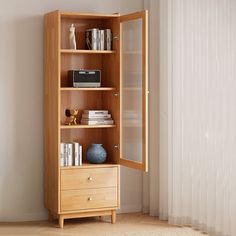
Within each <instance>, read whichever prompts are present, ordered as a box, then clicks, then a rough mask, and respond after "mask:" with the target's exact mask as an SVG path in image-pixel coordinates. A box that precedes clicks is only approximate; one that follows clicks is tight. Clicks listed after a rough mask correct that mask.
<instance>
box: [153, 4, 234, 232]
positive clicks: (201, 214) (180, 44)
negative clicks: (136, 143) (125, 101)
mask: <svg viewBox="0 0 236 236" xmlns="http://www.w3.org/2000/svg"><path fill="white" fill-rule="evenodd" d="M151 1H152V0H151ZM167 2H168V3H167ZM160 4H161V5H163V4H165V5H166V9H167V10H166V11H167V16H163V17H164V18H165V17H167V21H165V20H163V22H164V23H165V26H166V28H167V33H166V31H160V40H161V41H163V40H165V42H167V43H168V45H167V48H165V50H166V51H165V55H167V57H168V58H167V59H166V58H165V56H164V59H163V58H162V57H161V56H160V62H161V61H162V62H161V63H163V64H162V65H161V68H160V71H161V70H163V71H162V72H161V73H160V74H159V76H161V77H160V91H161V93H160V143H162V144H163V145H160V151H159V163H160V165H159V175H160V176H159V180H160V183H159V185H160V186H159V187H160V189H159V208H158V211H159V215H160V216H161V217H162V218H167V219H168V221H169V222H170V223H171V224H178V225H191V226H192V227H194V228H197V229H200V230H202V231H205V232H208V233H210V234H211V235H219V236H221V235H222V236H235V235H236V1H235V0H160ZM160 29H161V27H160ZM150 30H152V29H150ZM162 33H164V35H167V37H166V38H165V39H164V38H162V36H161V34H162ZM160 45H162V43H160ZM162 50H164V49H162ZM160 55H162V53H161V52H160ZM163 60H164V61H163ZM150 69H151V68H150ZM151 79H152V78H151ZM166 100H167V105H168V106H167V107H168V109H167V111H166V108H165V107H164V106H162V104H166ZM166 112H167V114H166ZM166 120H167V121H168V122H167V124H166ZM161 127H162V128H161ZM164 131H165V133H167V134H168V137H166V136H164V137H163V136H162V133H163V132H164ZM150 157H151V158H154V157H153V156H150ZM163 170H164V171H163ZM150 174H152V173H150ZM149 186H150V188H152V185H149ZM156 188H158V185H157V184H156Z"/></svg>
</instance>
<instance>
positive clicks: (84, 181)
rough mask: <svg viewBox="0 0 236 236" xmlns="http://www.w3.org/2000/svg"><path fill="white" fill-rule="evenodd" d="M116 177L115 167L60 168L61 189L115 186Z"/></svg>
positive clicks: (116, 169) (116, 170)
mask: <svg viewBox="0 0 236 236" xmlns="http://www.w3.org/2000/svg"><path fill="white" fill-rule="evenodd" d="M117 178H118V168H117V167H107V168H83V169H82V168H81V169H70V170H62V171H61V190H74V189H89V188H103V187H116V186H117Z"/></svg>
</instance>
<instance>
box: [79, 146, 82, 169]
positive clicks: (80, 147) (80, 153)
mask: <svg viewBox="0 0 236 236" xmlns="http://www.w3.org/2000/svg"><path fill="white" fill-rule="evenodd" d="M79 165H80V166H82V146H81V145H79Z"/></svg>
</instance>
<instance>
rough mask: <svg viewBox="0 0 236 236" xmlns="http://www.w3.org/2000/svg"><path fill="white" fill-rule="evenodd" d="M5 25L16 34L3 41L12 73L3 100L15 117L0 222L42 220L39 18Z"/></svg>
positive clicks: (44, 213) (21, 19) (4, 178)
mask: <svg viewBox="0 0 236 236" xmlns="http://www.w3.org/2000/svg"><path fill="white" fill-rule="evenodd" d="M6 24H7V26H6ZM4 25H5V26H4V27H7V28H8V29H9V30H10V31H11V33H10V34H9V35H11V36H12V37H14V38H13V39H11V40H9V42H4V45H6V46H8V47H9V51H10V52H11V53H10V55H9V56H10V58H8V60H9V59H10V63H11V64H10V68H8V70H9V69H10V70H11V71H13V72H14V73H12V74H11V75H10V76H9V77H5V78H4V80H11V83H10V84H11V88H10V90H9V91H10V93H9V97H7V100H8V101H9V104H8V101H5V104H6V105H7V104H8V105H7V107H8V108H9V109H11V110H12V111H13V113H12V114H14V115H13V116H12V117H11V118H10V119H11V125H12V127H11V128H12V135H11V140H9V145H8V146H6V147H4V148H6V153H7V156H6V168H5V169H4V170H3V173H2V175H3V176H2V177H3V179H2V180H1V181H3V182H2V191H1V197H0V202H1V205H0V212H1V213H0V220H4V221H7V220H11V221H14V220H18V219H19V220H31V219H34V220H35V219H42V218H45V217H46V211H45V212H44V211H42V209H43V201H42V199H43V16H34V17H28V18H16V19H14V21H12V22H4ZM6 30H7V29H6ZM7 63H8V64H9V61H8V62H7ZM7 63H6V66H9V65H7ZM6 113H7V112H6ZM5 132H7V129H6V131H5ZM22 213H23V215H22Z"/></svg>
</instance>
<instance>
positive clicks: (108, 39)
mask: <svg viewBox="0 0 236 236" xmlns="http://www.w3.org/2000/svg"><path fill="white" fill-rule="evenodd" d="M111 37H112V36H111V29H105V50H111Z"/></svg>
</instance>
